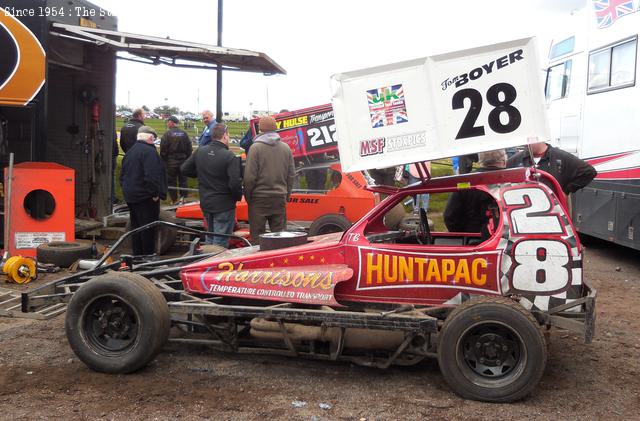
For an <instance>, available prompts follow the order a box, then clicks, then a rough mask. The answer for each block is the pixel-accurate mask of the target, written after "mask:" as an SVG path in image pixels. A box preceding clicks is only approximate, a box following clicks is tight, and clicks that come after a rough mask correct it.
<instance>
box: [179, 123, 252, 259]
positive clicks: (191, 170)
mask: <svg viewBox="0 0 640 421" xmlns="http://www.w3.org/2000/svg"><path fill="white" fill-rule="evenodd" d="M211 139H212V140H211V142H210V143H209V144H207V145H205V146H200V147H199V148H198V149H196V151H195V153H194V154H193V155H191V156H190V157H189V159H187V160H186V161H185V162H184V163H183V164H182V167H181V171H182V173H183V174H184V175H186V176H188V177H198V190H199V191H200V208H201V209H202V213H203V214H204V216H205V219H206V221H207V230H208V231H211V232H214V233H220V234H227V235H229V234H233V227H234V225H235V220H236V202H237V201H238V200H240V199H242V179H241V178H240V167H241V162H240V159H239V158H238V157H236V156H235V155H234V154H233V152H231V151H230V150H229V131H228V128H227V126H226V125H224V124H218V125H216V126H215V127H214V128H213V130H212V134H211ZM207 244H218V245H221V246H223V247H228V246H229V237H227V236H219V235H213V236H209V235H208V236H207Z"/></svg>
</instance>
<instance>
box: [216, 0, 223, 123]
mask: <svg viewBox="0 0 640 421" xmlns="http://www.w3.org/2000/svg"><path fill="white" fill-rule="evenodd" d="M218 47H222V0H218ZM216 76H217V77H216V120H217V121H218V122H221V121H222V66H221V65H219V64H218V71H217V75H216Z"/></svg>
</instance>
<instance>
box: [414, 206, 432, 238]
mask: <svg viewBox="0 0 640 421" xmlns="http://www.w3.org/2000/svg"><path fill="white" fill-rule="evenodd" d="M417 237H418V242H419V243H420V244H431V230H430V229H429V220H428V219H427V212H426V211H425V210H424V208H420V226H419V228H418V235H417Z"/></svg>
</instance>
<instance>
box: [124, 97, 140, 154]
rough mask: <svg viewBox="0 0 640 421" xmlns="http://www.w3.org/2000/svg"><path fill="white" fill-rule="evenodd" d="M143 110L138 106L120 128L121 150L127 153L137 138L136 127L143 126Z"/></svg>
mask: <svg viewBox="0 0 640 421" xmlns="http://www.w3.org/2000/svg"><path fill="white" fill-rule="evenodd" d="M144 116H145V111H144V110H143V109H142V108H138V109H136V110H134V111H133V115H132V116H131V118H130V119H129V121H127V122H126V123H125V124H124V126H122V128H121V129H120V147H121V148H122V152H124V153H127V151H128V150H129V149H131V147H132V146H133V145H134V144H135V143H136V141H137V140H138V129H140V127H142V126H144Z"/></svg>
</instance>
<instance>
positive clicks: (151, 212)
mask: <svg viewBox="0 0 640 421" xmlns="http://www.w3.org/2000/svg"><path fill="white" fill-rule="evenodd" d="M156 137H157V134H156V132H155V131H154V130H153V129H152V128H151V127H148V126H142V127H140V129H139V130H138V135H137V141H136V143H135V144H134V145H133V146H132V147H131V149H129V150H128V151H127V153H126V154H125V156H124V159H123V160H122V170H121V172H120V184H121V185H122V193H123V194H124V200H125V201H126V202H127V205H128V206H129V215H130V219H131V229H132V230H133V229H135V228H138V227H141V226H143V225H146V224H149V223H151V222H153V221H157V220H158V219H159V217H160V200H164V199H166V198H167V175H166V171H165V168H164V162H162V159H160V156H159V155H158V152H157V151H156V147H155V145H154V141H155V140H156ZM155 237H156V229H150V230H144V231H142V232H141V233H139V234H135V235H134V236H133V254H134V255H136V256H138V255H149V254H153V253H154V252H155Z"/></svg>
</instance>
